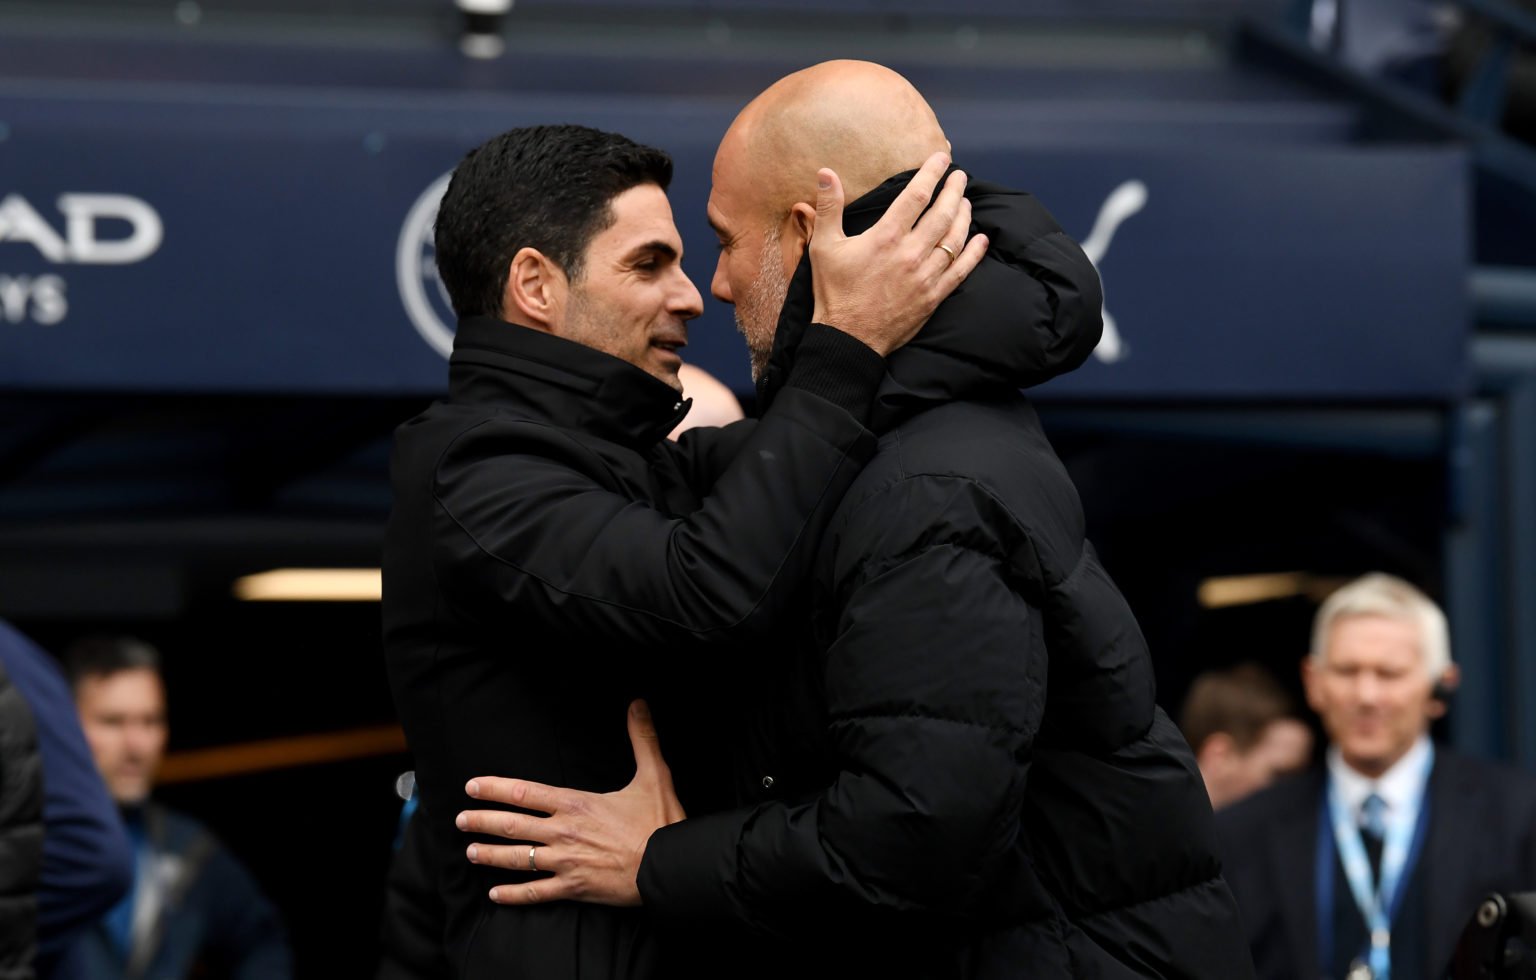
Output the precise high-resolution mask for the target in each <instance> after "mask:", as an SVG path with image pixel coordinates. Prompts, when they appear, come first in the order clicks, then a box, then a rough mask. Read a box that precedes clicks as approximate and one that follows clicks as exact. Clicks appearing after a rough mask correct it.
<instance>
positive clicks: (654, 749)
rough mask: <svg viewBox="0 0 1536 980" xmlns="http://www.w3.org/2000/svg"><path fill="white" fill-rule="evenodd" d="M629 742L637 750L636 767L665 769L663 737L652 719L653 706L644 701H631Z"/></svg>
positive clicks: (640, 769) (637, 768) (638, 768)
mask: <svg viewBox="0 0 1536 980" xmlns="http://www.w3.org/2000/svg"><path fill="white" fill-rule="evenodd" d="M628 723H629V744H630V746H631V747H632V748H633V749H634V751H635V768H636V770H639V771H644V770H645V769H646V768H647V767H651V768H656V767H660V768H662V769H665V768H666V766H667V761H666V760H665V759H663V758H662V757H661V739H660V738H658V737H657V735H656V723H655V722H654V721H652V720H651V707H650V705H648V704H646V703H645V702H644V701H631V702H630V703H629V722H628Z"/></svg>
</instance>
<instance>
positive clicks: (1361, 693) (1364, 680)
mask: <svg viewBox="0 0 1536 980" xmlns="http://www.w3.org/2000/svg"><path fill="white" fill-rule="evenodd" d="M1355 697H1356V698H1357V699H1359V701H1360V702H1361V703H1362V704H1375V703H1376V702H1378V701H1380V700H1381V681H1380V679H1378V678H1377V677H1376V675H1375V674H1372V673H1370V672H1369V671H1366V672H1364V673H1362V674H1361V675H1360V676H1359V677H1358V678H1356V679H1355Z"/></svg>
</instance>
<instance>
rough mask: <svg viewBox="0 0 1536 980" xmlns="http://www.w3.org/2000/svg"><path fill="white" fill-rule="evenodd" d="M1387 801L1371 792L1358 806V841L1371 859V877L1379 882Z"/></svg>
mask: <svg viewBox="0 0 1536 980" xmlns="http://www.w3.org/2000/svg"><path fill="white" fill-rule="evenodd" d="M1386 816H1387V801H1386V800H1384V799H1382V798H1381V797H1380V796H1377V795H1376V794H1375V793H1372V794H1371V795H1370V796H1367V797H1366V798H1365V802H1364V803H1363V804H1361V806H1360V842H1361V843H1363V844H1364V845H1365V856H1366V857H1368V858H1370V861H1371V879H1372V880H1373V881H1374V882H1375V883H1376V884H1377V885H1380V884H1381V849H1382V844H1383V842H1384V841H1385V840H1386V837H1387V821H1386Z"/></svg>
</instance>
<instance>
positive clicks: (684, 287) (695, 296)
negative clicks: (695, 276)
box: [672, 268, 704, 320]
mask: <svg viewBox="0 0 1536 980" xmlns="http://www.w3.org/2000/svg"><path fill="white" fill-rule="evenodd" d="M677 278H678V280H679V282H678V283H677V288H676V290H675V292H674V294H673V297H672V312H673V313H676V314H677V315H678V316H680V317H682V318H683V319H684V320H692V319H693V318H694V317H697V316H702V315H703V313H704V297H702V296H700V295H699V287H697V286H695V285H694V284H693V280H692V279H690V278H688V274H687V273H685V272H683V270H682V269H681V268H679V269H678V270H677Z"/></svg>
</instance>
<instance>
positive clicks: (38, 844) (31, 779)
mask: <svg viewBox="0 0 1536 980" xmlns="http://www.w3.org/2000/svg"><path fill="white" fill-rule="evenodd" d="M42 868H43V765H42V760H41V758H40V757H39V756H38V753H37V725H36V724H35V723H34V722H33V720H32V709H31V708H29V707H28V706H27V699H26V698H25V697H24V696H23V695H22V693H21V691H20V689H18V688H17V687H16V685H14V684H12V683H11V675H10V674H9V673H7V671H6V669H5V663H4V659H3V658H0V980H32V978H33V977H35V976H36V973H35V966H36V961H37V888H38V885H39V883H40V881H41V877H42Z"/></svg>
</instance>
